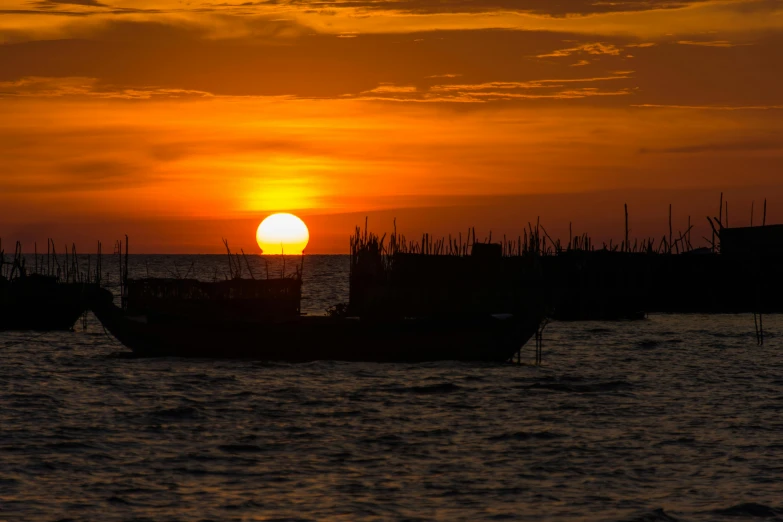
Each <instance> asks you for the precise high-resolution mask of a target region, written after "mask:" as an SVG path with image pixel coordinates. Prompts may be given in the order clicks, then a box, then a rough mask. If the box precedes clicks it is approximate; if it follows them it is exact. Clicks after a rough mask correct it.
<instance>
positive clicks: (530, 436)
mask: <svg viewBox="0 0 783 522" xmlns="http://www.w3.org/2000/svg"><path fill="white" fill-rule="evenodd" d="M564 437H567V435H563V434H562V433H553V432H551V431H541V432H526V431H517V432H513V433H503V434H501V435H495V436H492V437H488V438H487V440H488V441H491V442H502V441H507V440H518V441H523V440H552V439H562V438H564Z"/></svg>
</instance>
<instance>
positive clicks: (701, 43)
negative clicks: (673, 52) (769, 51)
mask: <svg viewBox="0 0 783 522" xmlns="http://www.w3.org/2000/svg"><path fill="white" fill-rule="evenodd" d="M677 43H678V44H680V45H697V46H700V47H744V46H748V45H753V44H752V43H733V42H729V41H728V40H710V41H694V40H680V41H678V42H677Z"/></svg>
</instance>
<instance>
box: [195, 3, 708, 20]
mask: <svg viewBox="0 0 783 522" xmlns="http://www.w3.org/2000/svg"><path fill="white" fill-rule="evenodd" d="M710 1H712V0H669V1H666V2H657V1H654V0H626V1H623V2H595V1H593V0H560V1H558V2H552V1H550V0H272V1H261V2H245V3H239V4H227V3H222V4H216V3H213V4H205V6H208V7H211V8H215V9H219V8H230V9H247V8H249V7H269V6H274V7H277V8H286V7H298V8H301V9H314V10H315V9H317V10H351V11H358V12H361V11H370V12H382V11H390V12H397V13H413V14H437V13H486V12H497V11H502V12H520V13H534V14H538V15H546V16H558V17H561V16H566V15H589V14H597V13H616V12H629V11H647V10H654V9H678V8H682V7H687V6H689V5H692V4H696V3H702V2H710Z"/></svg>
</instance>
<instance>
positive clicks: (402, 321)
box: [92, 236, 541, 362]
mask: <svg viewBox="0 0 783 522" xmlns="http://www.w3.org/2000/svg"><path fill="white" fill-rule="evenodd" d="M370 237H374V236H368V238H370ZM374 244H375V243H373V242H372V241H368V243H367V244H366V245H365V246H367V247H368V248H367V249H366V250H363V251H362V252H361V254H360V253H359V251H358V250H357V251H356V253H357V255H359V257H360V258H361V259H358V258H357V259H356V260H354V261H355V263H354V264H352V267H353V269H355V270H357V271H360V272H364V271H365V270H368V269H369V267H370V266H374V265H375V264H377V263H378V262H379V261H382V260H381V259H380V258H379V257H377V256H373V254H372V252H373V250H372V248H374V247H372V245H374ZM126 252H127V249H126ZM375 252H376V254H378V255H380V254H381V253H380V251H378V250H375ZM228 258H229V260H230V262H231V263H234V262H236V263H237V264H235V265H232V276H234V277H232V279H230V280H226V281H214V282H211V283H209V282H199V281H194V280H176V279H149V278H148V279H141V280H127V281H126V282H125V283H123V289H124V290H125V291H126V292H127V295H123V296H121V299H120V302H121V303H122V304H124V305H123V306H117V305H116V304H115V302H114V297H113V296H112V294H111V293H110V292H108V291H107V290H103V291H102V292H101V295H100V298H99V299H97V300H96V302H95V303H94V304H93V307H92V309H93V311H94V313H95V315H96V316H97V317H98V319H99V320H100V321H101V323H102V324H103V325H104V326H105V327H106V329H107V330H108V331H109V332H111V333H112V334H113V335H114V336H115V337H116V338H117V339H118V340H119V341H120V342H122V343H123V344H124V345H126V346H127V347H129V348H131V349H132V350H133V351H134V353H136V354H138V355H143V356H183V357H250V358H257V359H265V360H284V361H312V360H341V361H370V362H424V361H441V360H461V361H493V362H505V361H508V360H510V359H511V358H512V357H513V356H514V355H515V354H516V353H517V352H519V350H520V349H521V347H522V346H523V345H524V344H525V343H526V342H527V341H528V340H529V339H531V338H532V337H533V336H534V335H535V334H536V332H537V331H538V328H539V324H540V322H541V321H540V314H529V313H528V314H523V313H520V311H521V308H520V309H519V310H520V311H518V312H517V313H513V311H514V310H512V309H505V312H504V310H503V307H505V306H507V303H506V304H504V303H499V304H498V305H497V306H500V307H501V310H496V309H490V308H486V307H484V305H486V304H488V302H489V301H486V300H485V301H474V300H473V299H467V300H463V306H462V308H461V309H460V308H459V307H454V306H451V307H449V308H448V309H447V310H445V309H444V310H440V309H438V308H430V309H429V312H428V313H424V309H423V308H420V309H419V310H418V312H419V313H417V314H411V313H410V312H411V309H405V308H403V307H402V304H404V303H403V302H402V301H400V300H396V299H391V298H388V297H387V299H389V302H387V303H386V304H384V305H380V304H378V303H379V302H378V301H374V305H373V306H367V304H366V303H364V305H365V309H364V310H359V306H357V305H356V304H354V303H349V305H348V307H346V308H342V307H337V308H335V310H340V311H343V312H345V311H351V313H350V314H346V313H333V314H331V315H330V316H324V317H320V316H302V315H300V313H299V300H300V298H301V284H302V281H301V270H300V269H299V268H297V269H296V272H295V274H294V275H293V276H285V275H284V274H281V276H280V277H279V278H272V279H260V280H259V279H244V278H241V277H240V276H241V271H239V270H237V267H238V266H241V265H239V258H235V257H234V256H231V254H230V251H229V257H228ZM368 263H369V264H368ZM481 266H483V265H481ZM121 272H122V273H127V268H125V269H122V270H121ZM352 273H355V272H352ZM520 273H521V272H520ZM354 284H356V282H355V280H354V279H351V285H352V291H351V295H352V296H353V295H357V293H356V292H355V291H354V290H353V285H354ZM453 284H455V285H457V287H458V288H462V287H463V286H464V281H460V280H455V281H453ZM477 303H479V305H481V306H479V307H477V306H476V304H477ZM375 305H378V306H375ZM357 310H358V313H357V312H355V311H357ZM509 312H512V313H509ZM348 315H350V316H348Z"/></svg>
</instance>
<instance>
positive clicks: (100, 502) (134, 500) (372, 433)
mask: <svg viewBox="0 0 783 522" xmlns="http://www.w3.org/2000/svg"><path fill="white" fill-rule="evenodd" d="M193 259H194V258H189V257H186V256H182V257H181V258H176V257H166V258H164V257H155V258H148V259H146V261H147V262H146V263H143V262H142V258H141V256H139V257H138V258H135V259H134V260H133V265H132V266H133V270H134V271H135V272H137V273H138V272H139V271H140V270H144V271H146V270H148V269H149V270H150V272H151V273H158V272H159V271H164V270H170V269H172V268H171V266H172V265H171V263H172V262H175V263H177V268H176V270H181V271H182V272H185V271H187V270H188V269H189V268H190V267H191V264H192V263H193ZM104 262H105V263H107V261H104ZM251 262H252V263H261V262H260V261H259V260H258V259H253V260H252V261H251ZM290 262H291V263H293V260H291V261H290ZM220 263H222V261H218V258H198V264H199V265H203V266H198V267H197V266H196V264H193V268H192V270H193V271H194V272H195V273H196V274H197V275H198V276H199V277H206V274H209V277H214V268H215V266H217V265H219V264H220ZM220 266H223V265H222V264H220ZM264 268H265V267H264ZM272 269H274V267H272ZM345 269H346V260H345V258H344V257H324V258H317V257H315V256H314V257H312V258H308V259H307V260H306V265H305V275H306V281H305V292H306V300H305V301H304V305H303V307H304V309H305V310H307V311H308V312H310V313H317V312H319V311H322V310H323V309H325V308H326V306H328V305H329V304H333V303H334V302H337V301H340V300H345V293H346V286H345V278H346V275H345ZM308 271H309V273H308ZM765 327H766V330H767V343H766V345H765V346H763V347H757V346H756V345H755V339H754V335H753V331H754V327H753V318H752V316H713V317H710V316H664V315H660V316H652V317H651V318H650V319H649V320H646V321H641V322H618V323H553V324H551V325H549V327H548V329H547V331H546V335H545V351H544V365H543V366H542V367H533V366H515V365H476V364H457V363H448V362H446V363H440V364H426V365H395V364H383V365H381V364H347V363H335V362H316V363H310V364H268V363H264V362H261V361H209V360H181V359H134V358H129V357H127V356H126V355H125V354H126V353H127V351H126V350H125V349H124V348H123V347H122V346H120V345H118V344H117V343H116V341H114V340H113V339H111V338H110V337H108V336H107V335H106V334H105V333H104V331H103V329H102V328H101V326H100V324H99V323H97V322H96V321H95V319H94V318H92V317H90V318H88V321H87V324H86V328H83V327H82V325H81V324H80V325H77V328H76V331H75V332H69V333H53V334H34V333H26V332H18V333H0V520H60V519H73V520H131V519H139V520H156V521H157V520H255V519H259V520H265V519H281V520H329V519H334V520H368V519H386V520H403V519H408V520H417V519H418V520H428V519H436V520H564V521H565V520H607V521H615V520H629V521H630V520H637V521H657V520H660V521H668V520H685V521H687V520H704V521H708V520H709V521H712V520H754V519H758V520H783V493H781V492H782V491H783V488H782V487H781V483H783V416H782V415H781V413H782V412H783V352H782V350H781V349H782V348H783V346H781V342H780V339H781V336H780V334H781V331H783V321H781V320H779V319H778V318H776V317H768V318H765ZM258 335H259V339H263V335H264V332H263V331H262V330H259V333H258ZM525 357H526V358H527V360H528V361H529V362H532V361H533V348H532V346H530V347H527V349H526V353H525Z"/></svg>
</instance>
